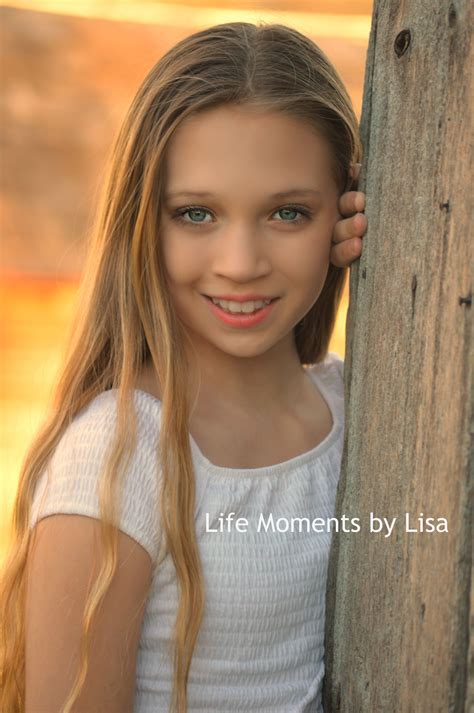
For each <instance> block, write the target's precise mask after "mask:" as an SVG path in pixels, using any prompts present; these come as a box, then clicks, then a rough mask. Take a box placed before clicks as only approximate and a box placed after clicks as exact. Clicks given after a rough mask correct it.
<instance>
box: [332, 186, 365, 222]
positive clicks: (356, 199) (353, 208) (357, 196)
mask: <svg viewBox="0 0 474 713" xmlns="http://www.w3.org/2000/svg"><path fill="white" fill-rule="evenodd" d="M338 209H339V213H340V214H341V215H343V216H346V217H348V216H351V215H354V213H357V212H358V211H363V210H365V193H362V191H347V193H343V194H342V196H341V197H340V198H339V203H338Z"/></svg>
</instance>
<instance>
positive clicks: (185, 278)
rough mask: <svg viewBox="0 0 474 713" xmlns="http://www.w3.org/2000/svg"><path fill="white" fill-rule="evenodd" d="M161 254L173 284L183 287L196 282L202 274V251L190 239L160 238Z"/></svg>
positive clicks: (169, 235) (170, 235)
mask: <svg viewBox="0 0 474 713" xmlns="http://www.w3.org/2000/svg"><path fill="white" fill-rule="evenodd" d="M162 252H163V259H164V263H165V267H166V271H167V273H168V275H169V278H170V280H171V281H172V282H173V283H176V284H180V285H185V284H189V283H190V282H193V281H194V280H197V279H198V278H199V275H200V274H201V272H202V267H203V265H202V263H203V251H202V250H199V248H198V245H197V242H196V244H193V241H192V238H189V239H188V238H185V239H183V238H178V237H176V236H173V235H172V234H166V235H163V237H162Z"/></svg>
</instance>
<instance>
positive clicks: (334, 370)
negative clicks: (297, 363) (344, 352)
mask: <svg viewBox="0 0 474 713" xmlns="http://www.w3.org/2000/svg"><path fill="white" fill-rule="evenodd" d="M310 369H311V370H312V371H315V372H316V373H317V374H318V376H320V377H322V378H324V379H325V380H327V381H328V382H331V383H333V384H334V385H335V386H336V385H339V386H340V385H341V384H342V386H343V385H344V359H343V358H342V357H341V356H339V354H337V353H336V352H327V353H326V356H325V357H324V359H322V360H321V361H319V362H317V363H316V364H313V365H312V366H311V367H310Z"/></svg>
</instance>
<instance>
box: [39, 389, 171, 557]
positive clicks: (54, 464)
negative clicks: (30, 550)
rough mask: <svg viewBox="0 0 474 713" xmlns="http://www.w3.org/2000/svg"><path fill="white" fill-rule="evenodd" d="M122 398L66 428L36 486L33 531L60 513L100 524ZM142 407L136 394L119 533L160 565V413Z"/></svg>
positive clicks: (86, 411)
mask: <svg viewBox="0 0 474 713" xmlns="http://www.w3.org/2000/svg"><path fill="white" fill-rule="evenodd" d="M117 394H118V392H117V391H116V390H111V391H104V392H102V393H101V394H99V395H98V396H96V397H95V398H94V399H92V401H91V402H89V404H87V405H86V406H85V407H84V408H83V409H82V410H81V411H80V412H79V413H78V414H77V415H76V416H75V418H74V419H73V421H72V422H71V423H70V424H69V426H67V428H66V430H65V431H64V433H63V434H62V436H61V438H60V440H59V442H58V444H57V446H56V448H55V450H54V452H53V454H52V456H51V458H50V460H49V462H48V464H47V466H46V468H45V470H44V472H43V473H42V474H41V475H40V479H39V482H38V483H37V485H36V489H35V492H34V498H33V503H32V510H31V518H30V527H32V526H33V525H34V524H35V523H36V522H37V521H38V520H40V519H42V518H43V517H46V516H48V515H52V514H57V513H69V514H82V515H87V516H89V517H95V518H100V505H99V492H100V491H99V483H100V481H101V479H102V476H103V475H104V473H105V467H106V465H107V462H108V459H109V457H111V455H112V454H111V451H112V449H113V447H114V443H115V435H116V428H117ZM143 402H144V399H143V398H142V397H140V395H139V394H137V392H134V403H135V412H136V416H137V441H136V447H135V450H134V451H133V453H132V454H131V456H130V458H129V460H126V466H125V471H124V476H123V491H122V510H121V513H120V523H119V529H121V530H122V531H123V532H125V533H126V534H128V535H130V536H131V537H133V538H134V539H135V540H137V541H138V542H139V543H140V544H141V545H142V546H143V547H144V548H145V549H146V550H147V551H148V553H149V554H150V556H151V557H152V560H156V557H157V554H158V549H159V545H160V538H161V533H160V527H159V522H158V503H159V480H160V479H159V469H158V460H157V448H158V437H159V409H158V408H156V407H155V409H154V412H153V413H152V412H151V411H150V409H149V406H148V405H147V404H145V403H143ZM157 404H158V402H157Z"/></svg>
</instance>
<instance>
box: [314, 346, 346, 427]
mask: <svg viewBox="0 0 474 713" xmlns="http://www.w3.org/2000/svg"><path fill="white" fill-rule="evenodd" d="M308 370H309V372H310V374H312V376H313V377H314V379H315V380H316V382H317V383H318V385H319V386H320V387H321V389H322V391H323V395H326V396H327V397H328V400H330V402H331V403H332V405H333V406H334V409H335V411H336V412H337V414H338V416H339V418H340V419H341V421H343V420H344V413H345V408H344V359H343V358H342V357H340V356H339V354H337V353H336V352H327V353H326V355H325V357H324V359H322V360H321V361H319V362H317V363H316V364H312V365H311V366H309V367H308Z"/></svg>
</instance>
